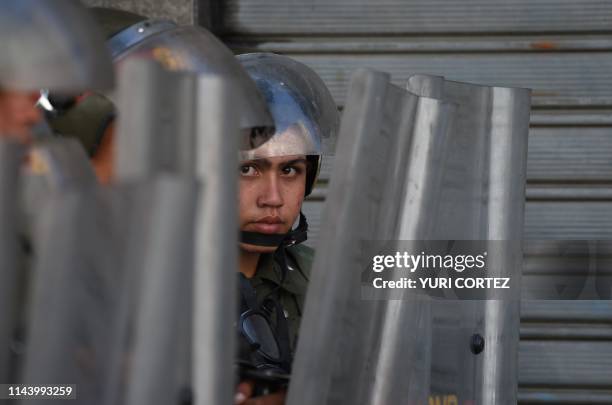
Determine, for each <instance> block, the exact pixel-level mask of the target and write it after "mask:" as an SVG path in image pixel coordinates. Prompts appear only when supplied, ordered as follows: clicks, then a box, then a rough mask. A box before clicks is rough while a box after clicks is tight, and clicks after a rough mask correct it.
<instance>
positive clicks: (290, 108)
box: [236, 53, 339, 404]
mask: <svg viewBox="0 0 612 405" xmlns="http://www.w3.org/2000/svg"><path fill="white" fill-rule="evenodd" d="M238 59H239V60H240V62H241V63H242V64H243V66H244V67H245V68H246V70H247V71H248V72H249V74H250V75H251V77H252V78H253V80H255V83H256V84H257V87H258V88H259V90H260V91H261V93H262V94H263V95H264V97H265V99H266V102H267V103H268V107H269V109H270V111H271V112H272V116H273V118H274V123H275V126H276V133H275V135H274V136H273V137H272V138H271V139H270V140H269V141H268V142H267V143H265V144H263V145H262V146H260V147H258V148H256V149H253V150H250V151H243V152H241V154H240V160H241V165H240V180H239V185H240V193H239V208H240V216H239V224H240V230H241V243H240V255H239V264H240V273H241V275H240V279H241V280H240V290H241V291H240V295H241V298H242V299H241V305H240V319H239V322H238V329H239V332H240V359H239V360H240V364H241V366H242V370H243V373H242V377H243V381H242V382H241V384H240V385H239V386H238V390H237V394H236V403H238V404H242V403H244V404H249V403H251V402H250V401H252V400H249V399H248V398H249V397H251V396H255V395H257V394H258V391H259V393H261V392H264V393H265V392H266V389H265V388H264V389H263V390H260V388H261V387H262V386H263V387H266V385H267V384H266V383H265V382H266V381H268V380H269V381H273V380H274V379H275V378H276V379H277V382H278V383H279V384H278V385H280V386H282V385H283V382H284V385H286V383H287V381H288V375H289V374H290V372H291V363H292V359H293V353H294V351H295V347H296V344H297V336H298V329H299V325H300V320H301V316H302V310H303V305H304V298H305V294H306V288H307V286H308V278H309V272H310V267H311V263H312V259H313V250H312V249H311V248H309V247H307V246H304V245H303V244H301V242H303V241H305V240H306V232H307V223H306V218H305V217H304V215H303V214H302V213H301V207H302V202H303V200H304V197H306V196H308V195H309V194H310V193H311V191H312V188H313V186H314V184H315V181H316V178H317V175H318V172H319V169H320V167H321V157H322V155H323V154H327V153H330V152H332V150H333V147H334V143H335V137H336V132H337V127H338V121H339V117H338V110H337V107H336V104H335V102H334V100H333V98H332V96H331V94H330V92H329V90H328V89H327V88H326V86H325V84H324V83H323V81H322V80H321V78H320V77H319V76H317V74H316V73H314V72H313V71H312V70H311V69H310V68H308V67H307V66H305V65H304V64H302V63H299V62H297V61H295V60H293V59H291V58H289V57H285V56H280V55H275V54H270V53H253V54H245V55H240V56H238ZM296 222H297V227H295V228H293V227H294V224H295V223H296ZM249 369H250V370H251V371H249ZM268 387H269V385H268ZM284 397H285V394H284V391H283V390H282V389H281V390H280V391H278V392H275V393H273V394H268V395H264V396H261V397H259V398H257V400H258V401H259V402H257V403H266V404H275V403H278V404H282V403H284Z"/></svg>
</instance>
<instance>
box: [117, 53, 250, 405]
mask: <svg viewBox="0 0 612 405" xmlns="http://www.w3.org/2000/svg"><path fill="white" fill-rule="evenodd" d="M123 81H125V82H126V85H125V86H123V87H122V88H128V87H127V83H130V85H131V87H129V89H130V90H129V91H126V92H125V93H122V96H120V104H119V106H120V110H121V111H129V112H130V113H129V114H125V113H124V115H123V116H124V118H123V119H122V120H121V121H120V122H119V131H120V134H123V135H120V137H119V149H118V160H117V172H118V176H119V178H120V179H121V180H122V181H125V182H130V181H134V180H137V179H139V178H143V177H146V176H147V175H148V176H150V175H152V174H155V173H164V172H172V173H177V174H179V175H182V176H187V177H191V178H194V179H196V180H197V181H198V182H199V183H201V184H204V185H205V187H206V189H207V190H209V192H207V193H204V194H203V195H201V196H200V198H199V199H198V202H197V206H196V207H195V215H194V216H193V223H194V226H195V228H194V234H193V240H192V244H194V246H195V251H194V256H193V265H192V268H193V274H192V277H191V280H192V282H190V284H189V285H190V286H191V290H190V291H189V294H193V302H191V301H190V303H189V305H190V307H189V310H190V311H189V314H190V316H191V317H192V318H190V319H189V322H188V324H187V329H188V331H190V333H192V335H189V336H188V339H187V340H185V341H184V342H183V343H184V345H183V347H184V350H185V351H184V352H183V353H182V355H180V356H177V357H175V361H177V360H176V359H180V358H182V359H183V360H184V361H183V365H185V366H186V367H185V368H183V371H182V374H183V377H184V381H183V385H187V386H189V385H192V386H193V395H194V398H195V403H200V404H209V403H225V402H231V399H232V396H233V381H234V374H233V373H234V371H233V360H234V344H233V341H234V326H233V320H234V316H235V311H234V305H235V303H234V299H233V297H234V295H235V291H234V289H235V274H234V272H233V271H232V269H235V268H236V266H237V256H236V255H237V251H236V234H235V229H236V223H235V212H236V201H237V196H236V190H237V184H236V180H235V178H234V176H228V173H235V171H236V167H237V164H238V163H237V159H238V156H237V151H238V147H239V142H238V140H239V139H238V138H239V137H238V134H239V128H238V126H237V125H238V124H236V120H235V117H236V115H237V114H240V111H236V108H235V106H236V103H235V97H236V93H235V89H234V87H233V85H232V84H231V83H230V82H229V81H228V80H227V79H221V78H218V77H215V76H206V75H202V76H200V77H198V76H195V75H192V74H191V75H189V74H185V73H183V74H176V73H169V72H165V71H163V70H162V69H160V68H159V67H158V66H157V65H155V64H151V63H150V62H148V63H147V62H143V61H128V62H126V64H125V66H124V70H123V73H122V77H120V84H121V83H123ZM135 83H142V85H139V86H137V87H136V88H137V89H139V90H140V91H141V92H142V93H139V92H136V91H134V84H135ZM151 83H165V84H164V85H163V86H162V87H161V88H162V89H164V90H166V93H163V94H164V96H163V97H148V96H150V95H151V94H150V92H151V91H153V90H152V87H153V86H151ZM170 90H172V91H174V92H175V93H170V94H168V91H170ZM155 91H158V90H155ZM160 94H162V93H161V92H160ZM145 95H147V97H144V96H145ZM142 100H147V101H146V102H142ZM166 107H167V108H168V109H169V110H170V111H171V112H168V110H164V109H165V108H166ZM132 111H134V113H133V114H132V113H131V112H132ZM168 128H173V129H174V132H169V131H168ZM170 135H172V136H170ZM135 145H140V148H137V147H136V146H135ZM134 149H138V150H134ZM135 255H136V256H138V255H139V253H135ZM158 298H159V299H162V297H161V296H159V297H158ZM191 305H192V307H191ZM147 319H149V320H150V321H151V322H154V321H155V320H154V318H152V317H149V318H147ZM144 327H145V326H144V325H141V326H139V328H144ZM189 345H191V347H190V346H189ZM163 347H164V349H163V350H166V349H165V348H166V346H163ZM159 350H162V348H161V347H160V348H159ZM149 353H150V350H149V351H144V352H142V356H143V358H146V357H147V356H149ZM160 364H161V363H160ZM145 369H146V367H145ZM156 370H160V369H159V368H157V369H156ZM142 376H143V375H142V374H138V378H140V377H142ZM158 377H159V378H157V379H155V378H149V379H148V380H147V383H146V384H147V385H146V389H140V393H141V394H143V395H142V396H140V397H139V398H140V400H138V401H136V402H137V403H143V404H144V403H149V402H147V401H151V400H153V399H157V398H159V395H162V394H161V392H159V395H157V394H156V393H157V392H158V391H160V390H163V384H161V382H162V381H163V373H162V374H159V373H158ZM141 383H142V384H145V382H144V381H142V382H141ZM143 388H144V385H143ZM134 395H136V394H134ZM134 398H135V397H133V396H130V399H131V401H132V400H134ZM130 403H133V402H130Z"/></svg>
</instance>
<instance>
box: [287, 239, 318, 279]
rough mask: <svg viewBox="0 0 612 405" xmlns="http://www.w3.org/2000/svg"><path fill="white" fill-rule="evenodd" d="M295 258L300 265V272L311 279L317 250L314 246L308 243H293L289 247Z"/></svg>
mask: <svg viewBox="0 0 612 405" xmlns="http://www.w3.org/2000/svg"><path fill="white" fill-rule="evenodd" d="M287 251H288V252H289V254H290V255H291V257H292V258H293V260H294V261H295V263H296V264H297V266H298V269H296V270H298V271H299V273H300V274H301V275H302V276H303V277H304V278H305V279H306V280H310V270H311V268H312V262H313V260H314V254H315V251H314V249H313V248H311V247H309V246H306V245H302V244H299V245H293V246H291V247H289V248H288V249H287Z"/></svg>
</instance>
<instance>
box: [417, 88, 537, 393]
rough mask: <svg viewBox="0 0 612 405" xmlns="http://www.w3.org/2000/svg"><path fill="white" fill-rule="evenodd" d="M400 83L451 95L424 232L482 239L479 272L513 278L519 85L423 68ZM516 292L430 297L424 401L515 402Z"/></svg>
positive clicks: (524, 100)
mask: <svg viewBox="0 0 612 405" xmlns="http://www.w3.org/2000/svg"><path fill="white" fill-rule="evenodd" d="M408 89H409V90H412V91H415V92H419V94H421V95H424V96H429V95H432V94H435V95H436V96H439V97H441V98H442V99H444V100H448V101H451V102H453V103H456V104H457V105H458V111H457V117H456V120H455V122H454V125H453V126H452V128H451V136H450V139H449V145H448V147H449V151H448V158H447V160H446V162H445V170H444V174H443V180H442V189H441V195H440V205H439V207H438V211H437V212H438V215H437V216H436V221H437V225H436V226H435V229H434V239H441V240H481V241H489V242H488V243H487V246H488V248H487V250H488V253H489V257H488V259H487V260H488V263H489V267H488V275H490V276H494V277H504V276H505V277H511V278H512V279H513V280H514V282H516V283H520V274H521V270H522V235H523V216H524V214H523V213H524V200H525V178H526V161H527V134H528V128H529V109H530V93H529V90H526V89H513V88H501V87H487V86H478V85H473V84H468V83H459V82H452V81H446V80H442V78H439V77H430V76H414V77H412V78H410V79H409V83H408ZM518 292H519V290H518V289H513V290H510V291H508V293H507V294H503V295H502V296H499V295H496V297H495V299H488V300H486V301H472V302H470V301H460V302H456V301H455V302H449V301H438V302H436V303H435V305H434V306H433V311H432V317H433V318H432V319H433V325H432V327H433V331H432V335H433V336H434V339H433V340H432V342H433V343H432V359H431V366H432V374H431V388H430V393H431V396H432V397H433V399H434V401H435V400H438V399H442V400H444V398H447V400H451V399H452V400H455V401H456V402H457V403H458V404H462V403H475V404H515V403H516V402H517V397H516V395H517V383H518V342H519V326H520V317H519V308H520V295H519V294H518ZM436 337H437V339H436ZM470 401H471V402H470Z"/></svg>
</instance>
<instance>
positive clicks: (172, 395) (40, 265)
mask: <svg viewBox="0 0 612 405" xmlns="http://www.w3.org/2000/svg"><path fill="white" fill-rule="evenodd" d="M131 63H132V62H126V64H125V67H126V70H125V71H123V72H121V76H122V77H120V86H127V87H126V88H124V87H120V104H119V105H120V109H121V108H123V109H122V110H120V113H121V114H120V117H122V118H120V122H119V126H118V134H117V136H118V139H119V141H118V145H119V147H120V148H121V147H124V148H127V150H125V151H122V152H121V153H123V152H125V153H126V154H127V155H128V156H130V155H131V156H133V157H134V159H132V160H129V159H126V160H122V157H121V156H119V162H118V165H117V171H116V173H117V177H118V180H119V181H118V183H117V184H115V185H114V186H112V187H111V188H104V187H100V186H97V185H94V186H80V187H75V188H73V189H72V190H70V191H63V192H61V193H57V194H56V195H55V197H54V198H53V200H52V202H51V203H50V204H49V205H48V207H47V209H46V210H45V214H44V215H42V216H41V219H40V223H38V224H37V228H36V240H37V242H36V246H37V252H39V254H38V255H37V264H36V281H35V291H34V293H33V297H34V300H33V303H32V310H31V316H30V327H29V337H28V346H27V350H28V351H27V355H26V361H25V366H24V371H23V374H22V379H21V381H22V382H24V383H36V382H41V383H46V384H49V383H54V382H57V383H67V382H69V383H71V384H76V387H77V389H78V392H77V393H76V402H77V403H87V404H113V405H116V404H121V403H130V404H139V403H142V404H144V403H147V404H149V403H181V401H190V398H191V397H192V395H191V386H192V385H193V387H194V390H193V391H194V394H195V400H196V401H198V402H199V403H221V402H230V401H231V398H232V395H233V367H232V365H233V354H234V353H233V345H232V339H233V337H234V329H233V324H232V321H233V316H234V315H235V311H234V310H233V305H234V302H233V299H232V297H233V294H234V293H235V292H234V288H235V286H234V277H233V276H234V273H233V272H232V271H231V270H228V268H230V269H231V267H229V266H235V262H236V257H235V255H236V252H235V247H236V235H235V232H234V231H233V230H234V229H235V226H232V225H233V222H232V221H233V220H232V219H231V218H233V217H234V216H235V210H234V207H235V203H236V194H235V193H236V187H235V186H236V184H235V183H233V182H232V181H231V179H233V177H232V176H229V180H228V179H227V178H226V177H228V176H227V173H235V170H236V161H237V155H236V153H237V150H238V147H237V142H238V136H231V135H232V133H237V132H238V127H237V123H236V120H234V119H233V116H234V115H232V117H230V112H232V107H233V106H234V105H235V103H234V97H235V93H234V90H233V87H232V85H231V83H228V82H227V81H226V80H225V79H220V78H218V77H207V76H202V77H197V76H195V75H192V74H189V73H181V74H178V73H169V72H167V71H164V70H162V69H158V68H157V67H155V66H151V64H152V63H153V62H142V61H134V63H135V64H136V65H138V64H141V63H144V64H145V65H147V64H148V66H143V65H141V67H142V68H143V69H144V70H145V71H148V72H152V73H151V74H149V75H147V74H145V77H147V78H148V79H147V80H143V81H139V82H129V81H126V77H124V76H125V75H128V77H129V74H133V73H134V72H135V70H133V68H130V64H131ZM147 69H148V70H147ZM177 83H190V84H193V85H194V86H195V88H193V87H191V86H187V85H186V86H181V85H176V86H174V85H173V84H177ZM156 86H160V87H161V88H164V89H166V90H167V93H166V94H164V96H167V97H168V98H169V99H172V100H174V101H176V102H178V103H181V105H183V106H184V107H185V111H184V113H183V114H169V115H166V116H164V117H162V118H163V119H162V120H163V121H164V123H165V126H164V127H163V129H162V130H158V131H153V132H151V133H149V134H148V136H146V130H147V129H154V127H152V126H151V125H150V121H155V119H157V118H159V117H158V116H156V115H148V114H147V113H146V111H142V106H141V105H140V104H139V103H136V104H133V105H132V104H130V103H126V102H125V101H122V100H123V98H124V97H125V94H128V93H130V94H139V95H143V94H147V92H150V91H151V90H150V89H151V88H152V87H156ZM163 99H164V97H162V98H161V99H160V98H158V99H154V100H153V103H149V104H148V107H147V108H150V110H149V113H153V112H159V111H161V109H160V106H159V105H155V104H154V102H157V103H163ZM141 100H146V98H144V97H143V98H142V99H141ZM149 101H150V100H149ZM144 104H145V106H146V105H147V103H144ZM155 122H158V121H155ZM131 131H134V132H131ZM223 135H230V136H223ZM132 136H134V137H133V138H132V139H131V141H126V139H125V138H129V137H132ZM162 137H163V138H165V139H160V138H162ZM155 139H157V140H159V142H157V143H156V142H154V140H155ZM179 150H183V151H188V152H189V155H188V156H187V157H185V156H186V155H182V154H181V153H179V152H178V151H179ZM204 183H206V184H211V185H212V186H213V187H216V190H215V191H216V192H215V193H207V194H206V195H204V194H203V193H202V186H203V184H204ZM228 217H229V218H230V219H228ZM213 226H214V227H215V228H212V227H213ZM196 252H197V253H196ZM194 297H195V298H194ZM219 297H223V299H222V300H221V299H220V298H219ZM194 336H195V337H194ZM191 345H193V348H192V347H191ZM192 353H193V356H194V360H192V359H191V357H192ZM192 367H193V371H192ZM211 398H212V399H211ZM215 398H223V399H222V400H216V399H215Z"/></svg>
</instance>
